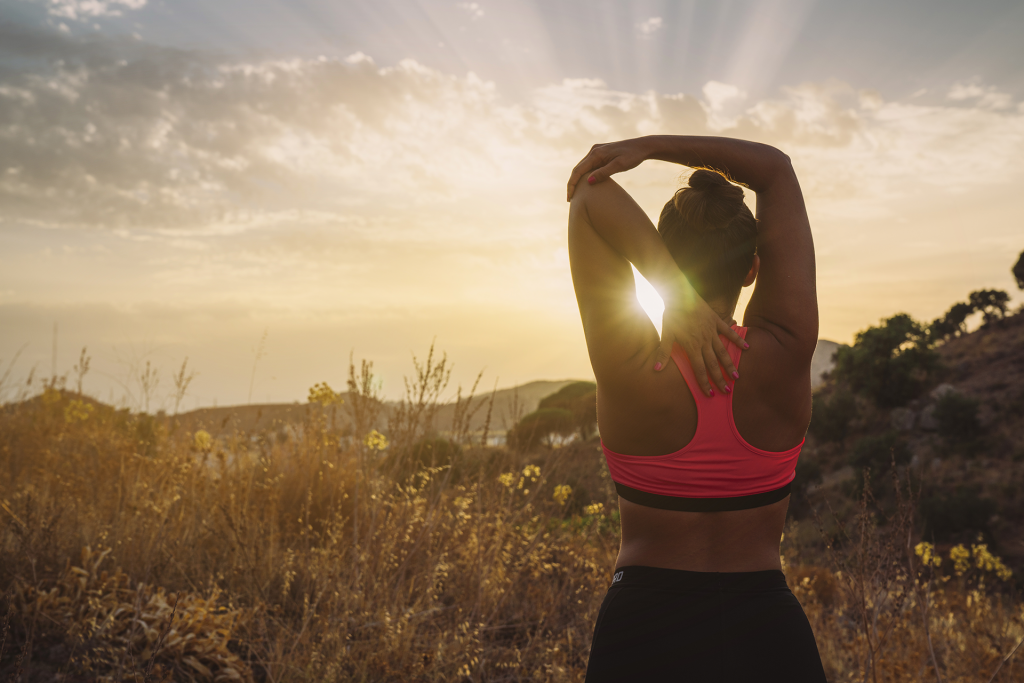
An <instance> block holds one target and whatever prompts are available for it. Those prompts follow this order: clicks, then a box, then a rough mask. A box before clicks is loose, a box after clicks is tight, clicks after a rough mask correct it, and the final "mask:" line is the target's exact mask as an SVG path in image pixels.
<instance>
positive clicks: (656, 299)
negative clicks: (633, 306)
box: [633, 268, 665, 337]
mask: <svg viewBox="0 0 1024 683" xmlns="http://www.w3.org/2000/svg"><path fill="white" fill-rule="evenodd" d="M633 279H634V280H636V298H637V300H638V301H639V302H640V308H642V309H644V313H646V314H647V317H648V318H650V319H651V322H652V323H654V327H655V329H656V330H658V336H659V337H660V336H661V315H662V313H664V312H665V302H664V301H662V300H661V295H659V294H658V291H657V290H656V289H654V286H653V285H652V284H651V283H650V282H648V281H647V280H646V279H644V276H643V275H641V274H640V272H639V271H638V270H637V269H636V268H633Z"/></svg>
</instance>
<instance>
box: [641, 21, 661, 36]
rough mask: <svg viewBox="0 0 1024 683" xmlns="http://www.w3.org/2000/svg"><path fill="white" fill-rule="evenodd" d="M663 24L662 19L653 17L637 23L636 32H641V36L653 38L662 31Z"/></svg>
mask: <svg viewBox="0 0 1024 683" xmlns="http://www.w3.org/2000/svg"><path fill="white" fill-rule="evenodd" d="M662 23H663V22H662V20H661V17H651V18H649V19H645V20H644V21H640V22H637V25H636V30H637V31H639V32H640V35H643V36H651V35H653V34H655V33H657V32H658V31H660V30H661V27H662Z"/></svg>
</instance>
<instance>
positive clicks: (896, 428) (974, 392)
mask: <svg viewBox="0 0 1024 683" xmlns="http://www.w3.org/2000/svg"><path fill="white" fill-rule="evenodd" d="M935 352H936V353H937V359H938V363H937V364H935V366H934V367H932V368H931V369H930V370H929V371H928V373H927V375H926V374H925V372H924V370H922V369H915V370H914V373H917V374H916V375H915V374H914V373H911V374H910V376H911V377H912V378H913V377H916V378H917V379H919V380H922V381H924V386H923V389H922V390H921V392H920V395H918V396H917V397H916V398H914V399H912V400H910V401H908V402H907V403H906V404H905V405H902V406H899V407H889V408H885V407H879V405H878V404H877V402H876V401H873V400H872V399H871V398H869V397H867V396H865V395H864V393H863V392H854V391H850V389H849V387H847V386H844V384H843V383H842V382H837V381H835V379H833V378H830V379H829V380H828V381H827V382H826V383H825V385H824V386H823V387H821V388H820V389H819V390H818V392H817V393H816V399H815V415H814V417H813V419H812V427H811V432H810V434H809V435H808V441H807V446H806V448H805V455H804V457H802V461H803V462H802V463H801V470H800V471H799V472H798V476H799V477H800V480H799V482H798V483H799V484H800V487H799V488H800V492H799V496H798V497H799V498H800V500H794V503H795V505H794V513H795V514H796V515H797V516H810V515H811V513H812V511H813V510H814V509H815V508H818V510H819V512H820V511H821V510H825V509H827V508H826V507H825V505H824V504H825V502H826V501H827V502H828V503H829V505H831V506H832V507H833V508H834V509H840V510H842V509H843V508H844V506H845V507H846V508H847V509H848V508H849V507H850V506H852V505H853V504H854V502H855V501H856V500H857V499H859V497H860V492H861V491H862V487H863V483H862V482H863V477H862V473H863V471H864V469H865V468H869V469H870V470H871V473H872V490H873V492H874V493H875V494H876V495H877V496H878V497H879V500H880V503H881V505H880V506H881V508H882V509H883V510H884V509H885V506H886V500H887V497H888V496H890V495H891V477H890V476H889V472H890V470H891V462H892V461H893V459H895V461H896V463H897V467H898V471H899V472H900V473H901V474H906V473H909V474H910V476H911V478H912V479H913V481H914V482H915V486H919V487H920V510H921V518H920V523H919V528H918V531H919V532H920V533H921V536H922V538H925V539H926V540H933V541H935V542H937V543H938V544H939V545H940V546H941V545H944V544H945V545H952V544H954V543H959V542H966V541H973V540H974V539H975V538H977V536H978V535H979V534H980V535H982V536H983V537H985V538H986V539H987V540H988V541H989V542H990V543H992V544H994V546H995V547H996V548H997V549H998V550H999V552H1000V553H1001V554H1002V555H1003V556H1004V558H1006V559H1007V560H1008V561H1009V562H1011V563H1012V564H1013V565H1015V566H1016V567H1018V568H1020V567H1024V313H1020V312H1018V313H1017V314H1016V315H1011V316H1007V317H1005V318H1004V319H1002V320H993V321H990V322H989V323H987V324H985V325H983V326H982V327H981V328H979V329H977V330H975V331H974V332H971V333H965V334H962V335H960V336H958V337H954V338H951V339H949V340H947V341H945V342H944V343H941V344H939V345H937V346H936V347H935Z"/></svg>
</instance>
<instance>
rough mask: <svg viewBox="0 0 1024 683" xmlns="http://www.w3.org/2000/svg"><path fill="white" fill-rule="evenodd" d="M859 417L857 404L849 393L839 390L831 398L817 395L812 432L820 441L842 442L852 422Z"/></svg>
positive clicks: (812, 413) (813, 408) (813, 407)
mask: <svg viewBox="0 0 1024 683" xmlns="http://www.w3.org/2000/svg"><path fill="white" fill-rule="evenodd" d="M856 416H857V402H856V400H855V399H854V397H853V394H851V393H850V392H849V391H846V390H845V389H842V388H841V389H838V390H836V392H835V393H833V394H832V396H831V397H827V396H825V395H824V394H822V393H820V392H819V393H818V394H815V396H814V400H813V404H812V408H811V426H810V428H809V429H810V432H811V434H812V435H813V436H814V438H816V439H818V440H819V441H825V442H828V441H842V440H843V439H845V438H846V433H847V428H848V427H849V424H850V420H852V419H853V418H854V417H856Z"/></svg>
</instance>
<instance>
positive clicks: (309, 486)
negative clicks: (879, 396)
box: [0, 356, 1024, 681]
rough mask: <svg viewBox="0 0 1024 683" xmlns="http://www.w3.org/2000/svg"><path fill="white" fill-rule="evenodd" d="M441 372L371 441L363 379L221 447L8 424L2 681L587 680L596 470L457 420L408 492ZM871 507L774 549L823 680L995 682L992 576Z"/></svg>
mask: <svg viewBox="0 0 1024 683" xmlns="http://www.w3.org/2000/svg"><path fill="white" fill-rule="evenodd" d="M445 362H446V360H445V359H444V358H442V359H440V361H439V364H440V369H438V361H437V359H434V358H433V357H432V356H431V357H428V360H427V362H426V363H425V364H423V365H418V366H417V376H416V377H415V378H414V379H413V380H412V382H411V385H410V392H409V399H408V400H407V404H406V405H405V406H404V407H403V409H402V410H400V411H398V415H399V417H400V420H399V421H397V422H395V423H394V424H392V426H391V428H390V429H389V430H386V431H387V437H388V439H389V440H390V442H391V446H389V447H388V448H387V449H386V450H385V449H382V447H383V446H384V441H383V440H381V439H380V438H378V437H376V436H374V437H373V438H370V439H365V438H363V437H365V435H363V434H361V433H360V432H358V431H356V432H355V435H356V436H358V437H360V438H358V439H356V438H351V437H352V434H353V429H352V428H353V424H355V425H359V429H365V426H366V425H369V424H372V423H373V415H374V410H375V406H376V405H377V403H376V402H375V398H374V397H373V396H372V388H373V386H374V383H373V382H372V368H370V367H367V366H365V365H364V366H363V367H362V368H361V372H356V371H355V369H353V373H352V379H351V382H350V385H349V391H350V392H354V394H353V393H350V395H349V401H348V402H347V403H346V404H345V405H344V406H342V408H343V409H344V410H349V409H353V411H352V412H351V413H348V414H347V415H348V419H347V421H345V420H335V419H333V418H329V417H328V416H329V415H333V414H334V413H333V411H328V410H324V409H322V408H321V406H315V405H314V406H311V407H310V408H309V410H307V412H306V418H305V420H304V422H303V423H302V424H301V425H297V426H296V428H295V429H293V430H291V432H290V434H291V436H289V437H288V438H284V439H282V438H281V436H280V432H265V433H249V434H237V435H236V436H235V437H233V438H230V439H226V440H222V441H216V440H213V439H210V438H209V435H205V434H203V433H198V434H193V433H185V432H184V431H183V430H180V429H176V428H175V425H174V423H173V421H169V422H167V421H165V422H161V421H157V420H154V419H153V418H150V417H147V416H145V415H138V414H130V413H128V412H126V411H117V410H115V409H113V408H110V407H107V406H103V405H100V404H97V403H94V402H91V401H89V400H87V399H84V398H82V397H81V396H80V395H79V394H77V393H72V392H66V391H63V390H59V389H58V388H56V387H54V386H51V387H49V388H48V389H47V390H46V391H45V392H44V393H42V394H41V395H39V396H37V397H36V398H34V399H32V400H29V401H22V402H18V403H14V404H10V405H7V406H6V407H4V408H3V409H2V411H0V591H3V596H4V597H3V602H2V603H0V607H2V608H3V613H4V614H6V617H5V618H6V621H4V622H3V627H2V629H3V630H2V633H0V678H3V679H5V680H6V679H13V680H19V679H20V680H97V679H100V680H139V681H141V680H201V681H205V680H261V681H263V680H266V681H305V680H317V681H335V680H338V681H502V680H506V681H513V680H536V681H581V680H582V679H583V673H584V671H585V667H586V661H587V656H588V652H589V647H590V636H591V631H592V628H593V624H594V620H595V617H596V614H597V609H598V606H599V604H600V601H601V599H602V598H603V593H604V590H605V588H606V585H607V582H608V580H609V574H610V569H611V567H612V563H613V561H614V556H615V553H616V551H617V546H618V526H617V517H616V513H615V512H614V504H613V501H614V497H613V495H612V489H611V487H610V485H609V481H608V479H607V476H606V474H605V469H604V467H603V464H602V462H601V459H600V454H599V452H598V450H597V449H596V448H595V446H594V444H576V445H573V446H568V447H565V448H561V449H556V450H553V451H552V450H548V451H543V452H540V453H536V454H526V455H524V454H517V453H515V452H511V451H508V450H506V449H495V448H483V447H480V446H477V445H474V444H473V441H474V436H473V435H472V434H469V433H467V432H466V430H465V429H460V428H459V426H458V425H454V426H453V427H454V428H453V429H452V430H451V433H452V434H454V435H455V436H456V438H457V439H459V440H461V441H463V442H464V443H463V444H462V445H463V450H462V451H461V454H460V455H459V456H458V461H457V462H456V463H453V464H454V466H453V467H435V468H427V469H423V470H419V471H418V472H414V473H413V474H411V476H407V477H406V478H404V479H403V478H401V477H400V476H398V475H396V474H395V473H397V472H406V473H408V467H405V466H404V465H403V461H402V459H401V458H398V457H396V456H395V455H394V453H395V452H396V451H400V450H401V448H406V449H409V448H412V445H413V444H415V443H416V442H417V440H418V439H420V438H421V437H423V436H426V435H428V434H429V433H431V431H432V430H433V429H434V425H432V424H430V421H429V419H428V417H429V416H430V415H431V414H432V413H433V412H434V410H435V409H436V402H437V399H438V397H439V396H440V395H441V392H440V391H435V389H436V387H437V386H441V384H443V382H444V381H446V378H447V373H446V370H445V367H444V364H445ZM431 383H433V384H431ZM441 388H442V389H443V386H442V387H441ZM311 397H312V398H314V399H315V400H316V401H318V402H320V403H322V404H324V405H327V404H330V403H331V402H332V401H336V400H337V399H338V396H337V395H336V394H333V392H330V391H329V388H327V387H326V386H325V385H321V386H319V388H318V393H316V394H315V395H312V396H311ZM460 397H461V393H460ZM456 415H458V416H459V420H461V421H462V422H461V423H460V424H463V423H465V421H466V417H465V412H464V411H463V412H461V413H460V412H459V411H456ZM399 454H400V453H399ZM385 455H387V457H385ZM565 486H569V487H571V488H570V489H566V488H558V489H557V491H556V487H565ZM556 494H557V495H556ZM870 509H871V508H870V501H865V503H864V506H862V509H861V513H860V514H861V516H860V517H855V518H854V519H852V520H848V521H847V522H846V523H845V526H844V527H842V529H845V531H840V533H839V537H838V538H837V539H836V542H835V543H833V544H832V549H833V552H832V553H831V554H830V553H821V552H816V551H815V549H814V543H813V542H809V541H807V539H808V538H811V535H809V534H808V533H806V532H807V530H806V529H804V530H801V529H796V528H790V530H789V531H788V532H787V537H786V541H785V543H784V554H785V559H786V566H787V574H788V576H789V578H790V581H791V584H792V586H793V588H794V591H795V592H796V594H797V595H798V596H799V597H800V599H801V601H802V602H803V604H804V606H805V608H806V610H807V612H808V616H809V617H810V619H811V622H812V624H813V626H814V627H815V632H816V634H817V638H818V642H819V647H820V649H821V652H822V656H823V659H824V661H825V664H826V668H827V671H828V672H829V675H830V680H835V681H860V680H871V681H876V680H877V681H918V680H939V681H979V680H981V681H985V680H989V677H990V676H991V674H992V672H994V671H995V670H996V668H997V667H998V666H999V665H1000V661H1001V660H1002V659H1003V658H1004V657H1005V656H1006V655H1007V654H1008V653H1010V652H1011V650H1012V649H1013V647H1014V646H1015V645H1016V644H1017V643H1018V641H1019V639H1020V638H1021V637H1022V636H1024V621H1022V613H1021V606H1020V604H1019V603H1017V602H1015V601H1013V600H1012V599H1011V598H1010V597H1009V596H1008V594H1007V591H1006V590H1005V586H1007V583H1006V582H1004V581H1003V580H1001V579H999V578H998V576H997V575H998V573H999V571H1000V570H999V568H998V566H996V565H995V564H993V562H992V559H991V556H990V555H986V554H985V553H984V552H981V551H977V550H974V551H972V550H970V549H965V550H964V552H966V553H967V554H968V559H967V561H966V562H967V564H966V567H965V566H964V565H963V563H962V562H961V566H959V569H960V570H961V571H958V568H957V567H956V566H954V563H953V561H952V560H950V559H948V558H946V559H944V561H943V563H942V566H940V567H935V566H934V563H933V562H928V563H926V562H925V560H926V559H927V558H926V557H925V556H924V555H922V554H917V553H915V552H914V551H913V548H912V546H911V541H910V539H911V528H910V527H911V523H912V515H908V516H906V519H905V520H903V521H899V520H897V521H896V522H889V521H887V522H886V523H885V524H882V525H879V524H878V523H877V521H876V520H875V519H874V518H873V517H872V516H871V513H870ZM836 528H839V527H836ZM914 545H916V544H914ZM830 558H831V559H830ZM0 616H2V615H0ZM738 646H739V647H741V646H742V644H739V645H738ZM933 653H934V654H933ZM1021 671H1022V667H1021V666H1020V665H1018V664H1016V663H1015V661H1014V660H1013V659H1010V661H1009V662H1008V663H1006V664H1005V665H1004V666H1003V668H1002V669H1001V671H1000V672H999V674H998V677H997V678H996V680H999V681H1011V680H1019V679H1020V677H1021Z"/></svg>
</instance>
